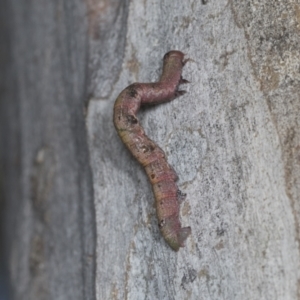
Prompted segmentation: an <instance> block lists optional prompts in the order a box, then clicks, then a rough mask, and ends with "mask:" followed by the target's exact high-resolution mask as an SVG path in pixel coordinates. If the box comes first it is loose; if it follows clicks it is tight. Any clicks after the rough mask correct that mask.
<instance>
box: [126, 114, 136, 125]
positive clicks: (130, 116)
mask: <svg viewBox="0 0 300 300" xmlns="http://www.w3.org/2000/svg"><path fill="white" fill-rule="evenodd" d="M127 121H128V123H130V124H137V122H138V120H137V118H136V117H135V116H132V115H128V116H127Z"/></svg>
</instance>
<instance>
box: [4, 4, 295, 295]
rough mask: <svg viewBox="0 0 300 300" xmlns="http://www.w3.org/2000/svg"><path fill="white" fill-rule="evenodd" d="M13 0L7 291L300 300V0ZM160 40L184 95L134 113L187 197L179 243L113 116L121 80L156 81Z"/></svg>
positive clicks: (8, 103) (7, 153)
mask: <svg viewBox="0 0 300 300" xmlns="http://www.w3.org/2000/svg"><path fill="white" fill-rule="evenodd" d="M10 3H11V4H10V8H11V9H12V11H10V13H11V14H12V15H13V16H14V17H13V19H12V20H11V21H10V24H12V25H11V26H12V29H13V32H14V34H13V36H12V38H11V39H12V43H11V44H12V49H13V51H12V54H11V57H12V65H13V69H12V70H13V71H14V72H11V76H12V78H13V80H14V82H15V84H12V83H10V85H11V86H12V87H15V88H14V89H13V88H12V87H11V89H10V90H11V92H10V93H8V92H6V95H8V96H6V98H5V99H7V100H6V102H4V103H6V104H5V106H7V111H8V113H7V116H8V117H7V122H6V123H10V126H9V127H8V128H9V130H10V131H9V130H8V131H7V132H9V133H11V136H13V137H14V138H13V139H9V138H7V137H6V140H5V141H6V149H10V150H6V152H5V151H4V152H5V153H6V155H7V157H8V160H6V161H8V163H7V164H8V167H7V168H8V169H9V170H10V171H9V173H6V174H5V177H7V182H8V185H7V188H6V195H7V197H8V198H9V199H10V204H9V205H8V211H7V215H8V216H9V217H10V218H8V219H7V224H8V225H9V226H10V228H13V229H10V230H11V231H7V232H10V233H12V234H13V238H12V237H10V238H9V237H8V238H7V239H8V240H10V243H9V249H13V251H12V252H11V253H10V259H9V266H10V271H11V274H12V279H13V280H14V281H13V282H14V284H13V289H14V290H15V293H16V295H22V293H23V295H24V293H25V295H26V296H27V295H28V297H27V299H29V298H30V299H53V298H55V299H71V298H72V299H93V293H94V287H95V298H96V299H98V300H100V299H101V300H104V299H130V300H132V299H133V300H135V299H137V300H140V299H175V300H177V299H272V300H273V299H300V271H299V270H300V246H299V245H300V229H299V228H300V227H299V226H300V200H299V199H300V127H299V124H300V99H299V95H300V85H299V80H300V72H299V69H300V57H299V56H300V52H299V49H300V45H299V44H300V39H299V30H300V4H299V3H298V1H292V0H283V1H276V2H275V1H269V0H264V1H255V0H251V1H250V0H247V1H238V0H228V1H227V0H218V1H217V0H208V1H190V0H187V1H179V0H176V1H175V0H165V1H160V0H148V1H139V0H132V1H121V0H114V1H96V0H86V2H85V4H84V3H82V2H79V1H75V2H72V4H71V3H70V2H68V1H58V0H57V1H45V0H43V1H42V2H41V3H42V4H41V3H38V2H36V1H35V2H34V1H29V4H28V3H26V6H25V3H24V4H23V5H19V3H18V1H15V0H12V1H11V2H10ZM204 3H205V4H204ZM84 5H86V6H84ZM169 50H180V51H182V52H184V53H185V54H186V55H187V56H188V57H190V58H191V59H192V61H190V62H189V63H188V64H187V65H186V67H185V68H184V71H183V77H184V78H186V79H188V80H189V81H190V82H191V84H190V85H189V86H188V87H187V90H188V92H187V94H186V95H184V96H182V97H180V98H178V99H176V100H174V101H173V102H172V103H168V104H165V105H159V106H157V107H151V108H146V109H144V110H142V112H141V113H140V114H139V119H140V121H141V123H142V124H143V127H144V129H145V131H146V133H147V134H148V135H149V137H150V138H151V139H153V140H154V141H156V142H157V143H158V145H159V146H160V147H161V148H163V149H164V150H165V151H166V153H167V156H168V161H169V162H170V163H171V164H172V165H173V167H174V168H175V170H176V172H177V174H178V176H179V182H178V185H179V188H180V189H181V190H182V191H183V192H185V193H187V199H186V200H185V202H184V203H183V204H182V205H181V222H182V225H183V226H186V225H190V226H191V228H192V234H191V236H190V237H189V238H188V239H187V242H186V247H185V248H182V249H180V250H179V252H177V253H176V252H174V251H172V250H170V248H169V247H168V245H166V243H165V241H164V240H163V238H162V236H161V234H160V232H159V229H158V227H157V219H156V216H155V208H154V205H153V204H154V197H153V193H152V190H151V185H150V184H149V182H148V181H147V177H146V175H145V173H144V170H143V169H142V168H141V167H140V166H139V164H138V163H137V162H136V161H135V159H134V158H133V157H132V156H131V155H130V153H129V152H128V150H127V149H126V148H125V147H124V145H123V144H122V143H121V141H120V140H119V138H118V136H117V133H116V131H115V129H114V126H113V122H112V111H113V105H114V101H115V99H116V97H117V96H118V94H119V93H120V92H121V90H122V89H124V88H125V87H126V86H128V85H129V84H130V83H133V82H151V81H156V80H157V79H158V78H159V75H160V73H161V68H162V57H163V55H164V54H165V53H166V52H167V51H169ZM7 93H8V94H7ZM11 99H13V100H11ZM9 100H10V101H9ZM84 107H85V110H84V112H85V114H83V112H82V111H83V108H84ZM12 118H13V120H14V122H12V121H11V119H12ZM84 118H85V120H84ZM84 121H85V122H86V127H84ZM85 130H86V131H85ZM87 146H88V149H89V153H88V151H87ZM2 156H3V155H2ZM41 162H42V163H41ZM10 166H13V167H11V168H9V167H10ZM14 179H16V181H14ZM16 184H17V186H18V187H19V188H18V189H15V186H16ZM91 185H93V189H92V188H91ZM92 198H93V199H94V202H93V205H91V204H92ZM93 214H95V219H93ZM11 222H13V223H11ZM94 228H95V232H94ZM41 241H42V242H43V243H44V244H43V245H44V246H43V247H44V248H42V249H46V251H44V252H42V255H41V254H40V252H41V251H37V250H36V251H37V253H36V252H32V251H33V250H32V249H41V247H40V243H41ZM37 254H38V255H37ZM94 254H95V255H94ZM42 258H45V260H44V261H43V260H42ZM41 260H42V263H41V262H40V261H41ZM30 262H31V264H30ZM30 266H31V267H30ZM94 270H95V273H94ZM45 282H47V284H48V285H47V286H46V288H45V286H44V284H45ZM40 290H42V291H43V292H44V291H45V290H46V294H41V295H42V296H43V295H45V296H43V297H44V298H41V297H40V298H39V297H38V296H37V295H39V294H38V292H39V291H40ZM47 293H48V294H47ZM46 296H48V298H47V297H46ZM54 296H55V297H54ZM15 299H24V298H21V296H19V297H18V296H16V298H15Z"/></svg>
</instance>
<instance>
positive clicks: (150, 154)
mask: <svg viewBox="0 0 300 300" xmlns="http://www.w3.org/2000/svg"><path fill="white" fill-rule="evenodd" d="M186 61H187V60H184V54H183V53H182V52H180V51H170V52H168V53H167V54H165V56H164V64H163V72H162V75H161V78H160V80H159V81H158V82H156V83H133V84H131V85H130V86H128V87H127V88H126V89H124V90H123V91H122V92H121V94H120V95H119V96H118V98H117V100H116V102H115V106H114V125H115V127H116V130H117V132H118V134H119V136H120V138H121V140H122V141H123V143H124V144H125V145H126V146H127V148H128V149H129V150H130V152H131V153H132V154H133V156H134V157H135V158H136V159H137V160H138V161H139V162H140V163H141V164H142V166H143V167H144V168H145V171H146V173H147V175H148V177H149V180H150V182H151V184H152V187H153V192H154V195H155V203H156V213H157V217H158V226H159V228H160V230H161V232H162V235H163V237H164V238H165V240H166V242H167V243H168V244H169V245H170V247H171V248H172V249H174V250H175V251H177V250H178V249H179V247H183V246H184V241H185V240H186V238H187V237H188V236H189V234H190V233H191V228H190V227H184V228H182V227H181V224H180V221H179V201H180V200H183V199H184V198H185V194H182V193H181V191H180V190H179V189H178V187H177V185H176V183H175V182H176V180H177V178H178V177H177V174H176V173H175V171H174V169H173V168H172V167H171V166H170V165H169V164H168V162H167V160H166V158H165V153H164V151H163V150H162V149H161V148H160V147H159V146H157V145H156V144H155V143H154V142H153V141H152V140H150V139H149V138H148V137H147V136H146V135H145V132H144V129H143V128H142V127H141V125H140V123H139V121H138V119H137V117H136V113H137V112H138V110H139V108H140V106H141V105H143V104H158V103H163V102H168V101H171V100H173V99H175V98H176V97H178V96H181V95H183V94H184V93H185V91H180V90H178V86H179V85H180V84H182V83H188V81H187V80H185V79H182V76H181V72H182V68H183V66H184V65H185V63H186Z"/></svg>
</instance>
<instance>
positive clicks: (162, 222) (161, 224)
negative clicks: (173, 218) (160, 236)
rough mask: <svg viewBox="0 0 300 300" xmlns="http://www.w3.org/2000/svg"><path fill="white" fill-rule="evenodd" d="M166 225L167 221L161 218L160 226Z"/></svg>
mask: <svg viewBox="0 0 300 300" xmlns="http://www.w3.org/2000/svg"><path fill="white" fill-rule="evenodd" d="M165 225H166V221H165V220H161V221H160V222H159V223H158V227H159V228H163V227H164V226H165Z"/></svg>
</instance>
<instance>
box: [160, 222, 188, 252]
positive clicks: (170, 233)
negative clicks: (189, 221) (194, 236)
mask: <svg viewBox="0 0 300 300" xmlns="http://www.w3.org/2000/svg"><path fill="white" fill-rule="evenodd" d="M161 231H162V234H163V236H164V238H165V241H166V242H167V243H168V245H169V246H170V247H171V248H172V249H173V250H174V251H178V250H179V248H180V247H184V244H185V241H186V239H187V238H188V236H189V235H190V234H191V227H183V228H180V229H179V230H176V231H174V230H168V229H167V228H161Z"/></svg>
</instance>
